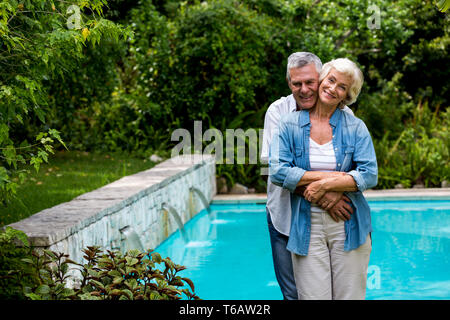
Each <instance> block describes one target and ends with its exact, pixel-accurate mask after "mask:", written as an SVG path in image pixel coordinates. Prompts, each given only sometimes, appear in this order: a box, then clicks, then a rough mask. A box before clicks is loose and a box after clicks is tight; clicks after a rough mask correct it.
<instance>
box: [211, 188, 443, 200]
mask: <svg viewBox="0 0 450 320" xmlns="http://www.w3.org/2000/svg"><path fill="white" fill-rule="evenodd" d="M363 194H364V196H365V197H366V199H368V200H375V201H376V200H384V199H387V200H394V199H409V198H411V199H430V198H433V199H441V198H442V199H450V188H427V189H389V190H367V191H365V192H363ZM266 201H267V194H265V193H253V194H217V195H215V196H214V197H213V201H212V203H213V204H221V203H230V202H236V203H255V202H256V203H265V202H266Z"/></svg>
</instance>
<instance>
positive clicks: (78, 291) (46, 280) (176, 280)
mask: <svg viewBox="0 0 450 320" xmlns="http://www.w3.org/2000/svg"><path fill="white" fill-rule="evenodd" d="M16 239H18V240H21V241H22V244H21V246H18V247H17V246H16V244H15V243H14V241H15V240H16ZM0 250H1V251H0V253H1V256H0V262H1V264H0V266H1V268H0V283H1V287H0V289H1V291H0V297H1V298H2V299H31V300H178V299H181V298H182V297H183V296H185V297H186V298H188V299H196V300H197V299H199V297H198V296H197V295H196V294H195V293H194V291H195V287H194V284H193V282H192V281H191V280H190V279H189V278H185V277H181V276H180V275H179V274H178V273H179V272H181V271H183V270H184V269H186V267H184V266H180V265H177V264H175V263H174V262H173V261H172V260H171V259H170V258H165V259H163V258H162V257H161V256H160V255H159V254H158V253H157V252H152V251H149V252H140V251H139V250H129V251H127V252H126V253H124V254H123V253H121V252H120V251H109V250H106V252H103V251H102V250H101V249H100V248H99V247H95V246H93V247H87V248H85V249H83V253H84V256H83V258H84V259H85V260H86V263H84V264H80V263H76V262H74V261H72V260H70V259H69V255H67V254H64V253H58V252H54V251H51V250H46V249H44V250H42V252H37V251H35V250H31V249H30V247H29V245H28V240H27V238H26V235H25V234H24V233H23V232H21V231H18V230H14V229H12V228H10V227H7V228H6V230H5V231H2V232H0ZM71 267H72V268H71ZM74 272H75V273H77V272H78V273H80V274H81V277H76V278H75V276H76V275H75V274H74ZM69 281H70V283H72V284H74V283H75V285H74V286H71V287H69V286H68V283H69Z"/></svg>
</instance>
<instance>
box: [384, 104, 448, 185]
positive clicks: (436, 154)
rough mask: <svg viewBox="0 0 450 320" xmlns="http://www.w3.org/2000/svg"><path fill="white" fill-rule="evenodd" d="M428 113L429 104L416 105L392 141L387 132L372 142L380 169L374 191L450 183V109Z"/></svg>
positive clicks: (429, 111)
mask: <svg viewBox="0 0 450 320" xmlns="http://www.w3.org/2000/svg"><path fill="white" fill-rule="evenodd" d="M438 109H439V108H438V107H437V108H436V111H434V112H431V110H430V108H429V107H428V103H426V102H425V103H419V104H418V105H417V108H416V109H415V110H414V113H413V116H412V118H411V119H410V120H408V121H406V122H405V123H404V124H403V125H404V129H403V131H402V132H401V134H400V135H399V136H398V137H397V139H395V140H391V139H389V138H390V137H389V132H388V133H386V134H385V135H384V137H383V138H382V139H380V140H375V150H376V153H377V159H378V166H379V180H378V186H377V188H382V189H386V188H393V187H394V186H395V185H396V184H398V183H401V184H403V186H404V187H412V186H413V185H414V184H424V185H425V187H440V184H441V182H442V181H444V180H447V181H449V179H450V163H449V159H450V153H449V146H450V132H449V125H450V108H447V109H446V110H445V112H441V114H439V113H438V111H439V110H438Z"/></svg>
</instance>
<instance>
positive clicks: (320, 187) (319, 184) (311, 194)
mask: <svg viewBox="0 0 450 320" xmlns="http://www.w3.org/2000/svg"><path fill="white" fill-rule="evenodd" d="M326 180H327V179H322V180H317V181H314V182H311V183H310V184H309V185H308V186H307V187H306V189H305V192H304V193H303V197H304V198H305V199H306V200H308V201H309V202H312V203H317V202H318V201H319V200H320V199H321V198H322V197H323V195H324V194H325V192H326V191H327V190H325V188H324V183H325V182H326Z"/></svg>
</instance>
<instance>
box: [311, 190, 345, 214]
mask: <svg viewBox="0 0 450 320" xmlns="http://www.w3.org/2000/svg"><path fill="white" fill-rule="evenodd" d="M343 195H344V192H340V191H328V192H325V194H324V195H323V197H322V198H321V199H320V200H319V201H318V202H317V204H318V205H319V206H320V207H321V208H322V209H323V210H325V211H328V210H330V209H331V208H332V207H334V205H335V204H336V203H338V202H339V200H341V199H342V196H343Z"/></svg>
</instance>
